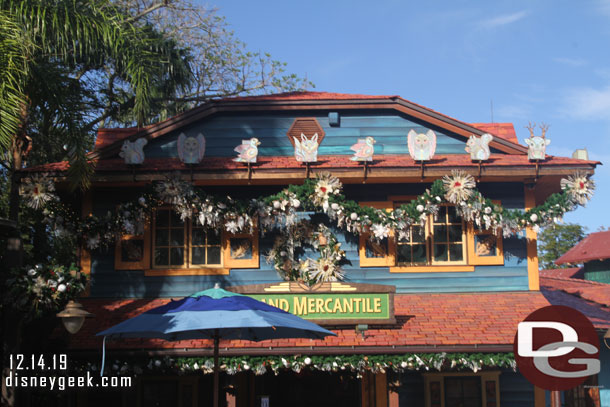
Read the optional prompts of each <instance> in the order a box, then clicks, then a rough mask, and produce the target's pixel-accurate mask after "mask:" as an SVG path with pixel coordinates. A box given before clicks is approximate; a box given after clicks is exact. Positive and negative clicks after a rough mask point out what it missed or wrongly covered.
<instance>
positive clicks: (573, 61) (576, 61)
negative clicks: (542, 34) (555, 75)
mask: <svg viewBox="0 0 610 407" xmlns="http://www.w3.org/2000/svg"><path fill="white" fill-rule="evenodd" d="M553 61H555V62H557V63H559V64H563V65H569V66H573V67H579V66H584V65H587V61H586V60H584V59H581V58H564V57H560V58H553Z"/></svg>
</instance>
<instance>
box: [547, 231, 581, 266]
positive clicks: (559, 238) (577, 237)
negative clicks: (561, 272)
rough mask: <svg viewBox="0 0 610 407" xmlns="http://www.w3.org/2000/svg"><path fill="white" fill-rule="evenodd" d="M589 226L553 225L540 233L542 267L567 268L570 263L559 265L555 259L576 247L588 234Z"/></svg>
mask: <svg viewBox="0 0 610 407" xmlns="http://www.w3.org/2000/svg"><path fill="white" fill-rule="evenodd" d="M586 230H587V228H586V227H584V226H582V225H578V224H575V223H566V224H563V225H551V226H548V227H546V228H544V229H542V231H541V232H540V234H539V235H538V259H539V261H540V268H541V269H547V270H548V269H556V268H567V267H570V265H569V264H562V265H561V266H558V265H556V264H555V260H557V259H558V258H559V257H561V256H562V255H563V254H564V253H565V252H567V251H568V250H570V249H571V248H572V247H574V246H575V245H576V244H577V243H578V242H580V241H581V240H582V239H583V238H584V237H585V235H586Z"/></svg>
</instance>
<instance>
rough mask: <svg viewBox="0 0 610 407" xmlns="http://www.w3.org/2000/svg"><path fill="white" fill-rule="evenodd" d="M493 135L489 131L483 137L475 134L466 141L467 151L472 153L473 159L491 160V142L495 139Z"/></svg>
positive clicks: (471, 157)
mask: <svg viewBox="0 0 610 407" xmlns="http://www.w3.org/2000/svg"><path fill="white" fill-rule="evenodd" d="M493 138H494V137H493V136H492V135H491V134H489V133H485V134H483V135H482V136H481V137H477V136H475V135H474V134H473V135H471V136H470V137H469V138H468V141H467V142H466V148H465V150H466V152H467V153H470V159H471V160H472V161H486V160H489V155H490V154H491V152H490V151H489V143H490V142H491V141H492V140H493Z"/></svg>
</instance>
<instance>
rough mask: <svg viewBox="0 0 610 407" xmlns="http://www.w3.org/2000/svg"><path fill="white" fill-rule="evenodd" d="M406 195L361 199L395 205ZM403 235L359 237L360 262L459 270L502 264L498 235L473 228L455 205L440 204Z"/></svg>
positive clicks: (425, 269)
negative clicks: (383, 199)
mask: <svg viewBox="0 0 610 407" xmlns="http://www.w3.org/2000/svg"><path fill="white" fill-rule="evenodd" d="M409 200H410V198H408V197H394V200H393V201H388V202H363V203H362V205H368V206H373V207H375V208H386V209H387V208H396V207H398V206H400V205H402V204H404V203H406V202H408V201H409ZM410 232H411V233H410V235H409V237H408V238H407V239H401V240H398V239H395V238H394V236H393V235H392V236H390V238H389V239H384V240H382V241H381V242H375V241H372V240H371V239H369V234H362V235H361V237H360V266H361V267H375V266H377V267H379V266H388V267H390V272H429V271H439V272H441V271H446V272H463V271H474V266H475V265H502V264H504V254H503V248H502V237H501V233H500V234H499V235H495V234H493V233H492V232H491V231H479V230H475V228H474V227H472V225H468V224H466V223H465V222H464V221H463V220H462V218H461V217H460V216H458V214H457V212H456V209H455V207H453V206H451V205H442V206H441V207H440V208H439V211H438V214H437V215H436V216H430V217H429V219H428V220H427V222H426V225H425V226H424V227H422V226H418V225H413V226H412V227H411V230H410Z"/></svg>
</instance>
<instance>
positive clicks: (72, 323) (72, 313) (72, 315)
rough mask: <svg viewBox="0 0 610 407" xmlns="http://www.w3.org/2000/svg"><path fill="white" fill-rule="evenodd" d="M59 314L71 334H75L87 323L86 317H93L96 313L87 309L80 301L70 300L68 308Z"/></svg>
mask: <svg viewBox="0 0 610 407" xmlns="http://www.w3.org/2000/svg"><path fill="white" fill-rule="evenodd" d="M57 316H58V317H59V318H61V322H63V324H64V327H65V328H66V330H67V331H68V332H70V333H71V334H75V333H77V332H78V331H79V330H80V329H81V327H82V326H83V324H84V323H85V318H93V316H94V315H93V314H92V313H90V312H87V311H85V310H84V309H83V306H82V305H81V304H79V303H78V302H76V301H72V300H70V302H68V304H67V305H66V308H64V309H63V311H61V312H60V313H59V314H57Z"/></svg>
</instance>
